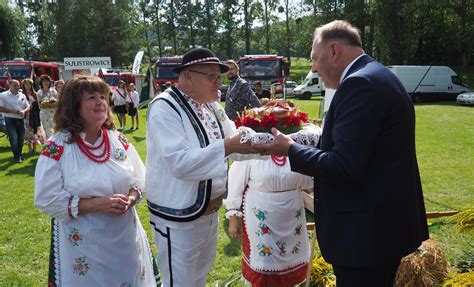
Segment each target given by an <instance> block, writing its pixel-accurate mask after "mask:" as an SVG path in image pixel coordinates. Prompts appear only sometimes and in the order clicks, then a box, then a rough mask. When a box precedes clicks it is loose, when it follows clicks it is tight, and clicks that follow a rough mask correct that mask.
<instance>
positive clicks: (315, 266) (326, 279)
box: [309, 243, 336, 287]
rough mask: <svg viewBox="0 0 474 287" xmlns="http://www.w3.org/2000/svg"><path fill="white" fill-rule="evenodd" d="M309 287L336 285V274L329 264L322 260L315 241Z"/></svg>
mask: <svg viewBox="0 0 474 287" xmlns="http://www.w3.org/2000/svg"><path fill="white" fill-rule="evenodd" d="M309 286H310V287H333V286H336V276H335V275H334V271H333V269H332V266H331V264H329V263H327V262H326V261H324V259H323V257H322V256H321V251H320V250H319V246H318V244H317V243H316V245H315V248H314V258H313V262H312V264H311V277H310V284H309Z"/></svg>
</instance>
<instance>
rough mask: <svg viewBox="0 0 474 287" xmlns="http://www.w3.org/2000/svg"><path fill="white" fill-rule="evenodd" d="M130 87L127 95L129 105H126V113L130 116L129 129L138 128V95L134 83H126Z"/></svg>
mask: <svg viewBox="0 0 474 287" xmlns="http://www.w3.org/2000/svg"><path fill="white" fill-rule="evenodd" d="M128 86H129V88H130V95H129V100H130V103H129V106H128V115H129V116H130V117H131V118H132V127H131V128H130V129H131V130H134V129H135V130H138V104H139V102H140V95H139V94H138V92H137V89H136V87H135V84H133V83H130V85H128ZM135 121H136V122H137V127H136V128H134V127H135Z"/></svg>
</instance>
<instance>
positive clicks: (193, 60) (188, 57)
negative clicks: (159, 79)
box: [172, 48, 229, 74]
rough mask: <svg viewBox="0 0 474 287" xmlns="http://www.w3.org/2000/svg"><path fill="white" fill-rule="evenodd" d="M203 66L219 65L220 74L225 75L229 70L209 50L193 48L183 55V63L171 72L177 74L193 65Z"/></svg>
mask: <svg viewBox="0 0 474 287" xmlns="http://www.w3.org/2000/svg"><path fill="white" fill-rule="evenodd" d="M205 64H207V65H208V64H215V65H219V68H220V70H221V73H225V72H227V71H228V70H229V67H228V66H227V65H225V64H223V63H222V62H221V61H220V60H219V58H217V56H216V54H214V52H212V51H211V50H209V49H206V48H194V49H191V50H189V51H187V52H186V53H185V54H184V55H183V61H182V62H181V65H179V66H176V67H175V68H173V69H172V70H173V72H175V73H176V74H179V73H180V72H181V71H182V70H183V69H185V68H187V67H190V66H193V65H205Z"/></svg>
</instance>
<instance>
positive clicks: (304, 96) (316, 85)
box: [293, 71, 324, 100]
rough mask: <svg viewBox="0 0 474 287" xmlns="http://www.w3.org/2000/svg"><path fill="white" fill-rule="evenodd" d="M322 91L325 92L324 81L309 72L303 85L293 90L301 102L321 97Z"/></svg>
mask: <svg viewBox="0 0 474 287" xmlns="http://www.w3.org/2000/svg"><path fill="white" fill-rule="evenodd" d="M322 91H324V84H323V81H322V80H321V78H320V77H319V76H318V74H316V73H313V72H311V71H309V72H308V74H307V75H306V77H305V79H304V81H303V83H302V84H301V85H298V86H297V87H296V88H295V89H294V90H293V94H294V95H295V96H296V97H297V98H298V99H300V100H309V99H311V96H314V95H321V92H322Z"/></svg>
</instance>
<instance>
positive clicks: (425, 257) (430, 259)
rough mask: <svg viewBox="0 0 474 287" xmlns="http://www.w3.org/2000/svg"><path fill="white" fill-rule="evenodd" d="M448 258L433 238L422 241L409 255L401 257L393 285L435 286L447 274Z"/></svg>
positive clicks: (409, 286)
mask: <svg viewBox="0 0 474 287" xmlns="http://www.w3.org/2000/svg"><path fill="white" fill-rule="evenodd" d="M448 271H449V264H448V258H447V256H446V254H445V253H444V251H443V249H442V248H441V247H440V246H439V244H438V243H436V241H434V240H433V239H428V240H426V241H424V242H423V243H422V244H421V246H420V247H419V248H418V250H416V251H415V252H413V253H412V254H410V255H407V256H405V257H403V258H402V261H401V263H400V267H399V268H398V272H397V276H396V278H395V286H404V287H421V286H437V285H439V284H440V283H441V282H442V280H443V279H444V278H445V277H446V276H447V275H448Z"/></svg>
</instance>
